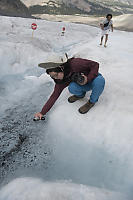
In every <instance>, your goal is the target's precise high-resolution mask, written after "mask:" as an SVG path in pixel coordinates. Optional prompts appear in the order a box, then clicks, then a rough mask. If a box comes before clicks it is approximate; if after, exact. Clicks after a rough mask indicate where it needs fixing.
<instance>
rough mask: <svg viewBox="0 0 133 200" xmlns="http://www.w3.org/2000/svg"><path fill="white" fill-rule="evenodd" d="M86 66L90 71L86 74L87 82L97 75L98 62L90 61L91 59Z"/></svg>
mask: <svg viewBox="0 0 133 200" xmlns="http://www.w3.org/2000/svg"><path fill="white" fill-rule="evenodd" d="M88 68H89V70H90V72H89V74H88V76H87V80H88V82H91V81H92V80H93V79H94V78H96V77H97V75H98V70H99V63H97V62H95V61H92V60H88Z"/></svg>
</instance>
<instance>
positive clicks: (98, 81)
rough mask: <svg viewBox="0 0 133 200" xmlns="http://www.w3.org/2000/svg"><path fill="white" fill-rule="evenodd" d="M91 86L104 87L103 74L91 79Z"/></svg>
mask: <svg viewBox="0 0 133 200" xmlns="http://www.w3.org/2000/svg"><path fill="white" fill-rule="evenodd" d="M92 85H93V87H97V88H100V87H102V88H104V86H105V79H104V77H103V76H98V77H97V78H96V79H95V80H94V81H93V84H92Z"/></svg>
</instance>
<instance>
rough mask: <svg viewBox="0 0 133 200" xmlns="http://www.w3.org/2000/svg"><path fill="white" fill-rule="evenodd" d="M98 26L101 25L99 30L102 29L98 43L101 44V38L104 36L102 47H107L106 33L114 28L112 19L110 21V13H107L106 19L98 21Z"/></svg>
mask: <svg viewBox="0 0 133 200" xmlns="http://www.w3.org/2000/svg"><path fill="white" fill-rule="evenodd" d="M100 27H101V30H102V33H101V43H100V45H102V43H103V38H104V36H105V43H104V47H107V41H108V35H109V33H110V30H112V32H113V29H114V28H113V21H112V14H107V16H106V19H105V20H104V21H103V22H102V23H100Z"/></svg>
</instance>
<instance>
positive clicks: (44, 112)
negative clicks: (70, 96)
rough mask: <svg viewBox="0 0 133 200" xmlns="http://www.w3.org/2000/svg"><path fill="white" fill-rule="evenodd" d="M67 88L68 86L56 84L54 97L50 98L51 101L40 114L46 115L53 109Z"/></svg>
mask: <svg viewBox="0 0 133 200" xmlns="http://www.w3.org/2000/svg"><path fill="white" fill-rule="evenodd" d="M67 86H68V84H55V88H54V91H53V93H52V95H51V96H50V98H49V100H48V101H47V102H46V104H45V105H44V106H43V108H42V110H41V112H40V113H41V114H42V115H45V114H46V113H47V112H48V111H49V110H50V109H51V107H52V106H53V105H54V103H55V102H56V100H57V99H58V97H59V96H60V94H61V92H62V91H63V89H64V88H65V87H67Z"/></svg>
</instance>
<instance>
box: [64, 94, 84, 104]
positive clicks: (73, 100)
mask: <svg viewBox="0 0 133 200" xmlns="http://www.w3.org/2000/svg"><path fill="white" fill-rule="evenodd" d="M84 96H85V95H84ZM84 96H83V97H78V96H76V95H73V96H70V97H69V98H68V102H69V103H74V102H75V101H77V100H79V99H82V98H84Z"/></svg>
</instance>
